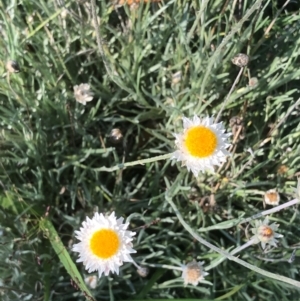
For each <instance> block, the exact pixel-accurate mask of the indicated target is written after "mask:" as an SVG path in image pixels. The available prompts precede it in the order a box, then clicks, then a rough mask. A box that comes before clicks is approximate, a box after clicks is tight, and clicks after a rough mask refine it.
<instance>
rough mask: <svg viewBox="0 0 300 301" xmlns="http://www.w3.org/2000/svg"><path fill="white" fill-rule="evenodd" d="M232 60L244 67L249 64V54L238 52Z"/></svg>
mask: <svg viewBox="0 0 300 301" xmlns="http://www.w3.org/2000/svg"><path fill="white" fill-rule="evenodd" d="M231 61H232V63H233V64H234V65H236V66H238V67H240V68H242V67H245V66H247V65H248V62H249V56H248V55H247V54H244V53H238V54H237V55H236V56H235V57H234V58H233V59H232V60H231Z"/></svg>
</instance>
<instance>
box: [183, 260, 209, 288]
mask: <svg viewBox="0 0 300 301" xmlns="http://www.w3.org/2000/svg"><path fill="white" fill-rule="evenodd" d="M203 263H204V262H200V261H199V262H197V261H196V260H193V261H192V262H189V263H188V264H187V265H185V266H184V267H183V268H182V276H181V277H182V278H183V280H184V285H187V284H189V283H191V284H193V285H195V286H196V285H197V284H198V283H199V282H200V281H202V280H203V279H204V277H205V276H206V275H208V273H206V272H205V271H204V270H203V266H202V265H203Z"/></svg>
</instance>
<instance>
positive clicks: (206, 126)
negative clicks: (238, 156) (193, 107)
mask: <svg viewBox="0 0 300 301" xmlns="http://www.w3.org/2000/svg"><path fill="white" fill-rule="evenodd" d="M182 120H183V127H184V130H183V133H182V134H174V136H175V138H176V140H175V144H176V146H177V150H176V151H175V152H174V153H173V156H172V157H171V159H175V160H177V161H182V165H183V166H186V167H187V169H188V170H191V171H192V172H193V174H194V175H195V176H196V177H197V176H198V174H199V172H204V171H206V170H210V171H214V168H213V166H214V165H221V163H223V162H225V161H226V156H227V155H229V154H230V153H229V152H228V151H227V150H226V148H227V147H229V146H230V144H229V143H228V136H230V135H231V134H228V133H227V134H226V133H225V129H224V126H223V124H222V122H220V123H214V119H213V118H212V117H211V118H210V117H205V118H202V119H201V118H199V117H198V116H196V115H195V116H194V117H193V118H192V119H189V118H186V117H183V118H182Z"/></svg>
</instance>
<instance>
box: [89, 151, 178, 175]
mask: <svg viewBox="0 0 300 301" xmlns="http://www.w3.org/2000/svg"><path fill="white" fill-rule="evenodd" d="M172 155H173V154H172V153H169V154H165V155H160V156H156V157H152V158H148V159H142V160H137V161H132V162H126V163H120V164H118V165H116V166H114V167H105V166H103V167H99V168H94V169H93V170H94V171H107V172H112V171H115V170H118V169H123V168H125V167H128V166H134V165H139V164H140V165H144V164H146V163H151V162H156V161H160V160H166V159H169V158H170V157H171V156H172Z"/></svg>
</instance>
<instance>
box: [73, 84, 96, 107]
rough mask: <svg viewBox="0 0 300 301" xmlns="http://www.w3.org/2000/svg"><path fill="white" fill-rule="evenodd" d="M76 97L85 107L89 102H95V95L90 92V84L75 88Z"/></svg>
mask: <svg viewBox="0 0 300 301" xmlns="http://www.w3.org/2000/svg"><path fill="white" fill-rule="evenodd" d="M73 89H74V97H75V99H76V101H78V102H80V103H81V104H83V105H86V103H87V102H89V101H92V100H93V96H94V93H93V92H92V91H91V90H90V85H89V84H80V85H79V86H78V85H76V86H74V87H73Z"/></svg>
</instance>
